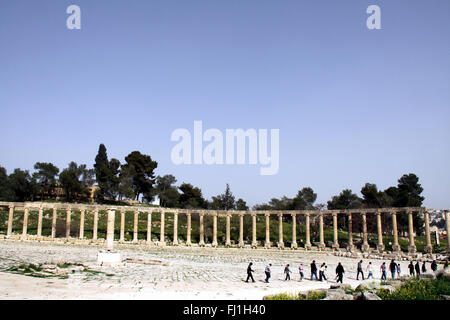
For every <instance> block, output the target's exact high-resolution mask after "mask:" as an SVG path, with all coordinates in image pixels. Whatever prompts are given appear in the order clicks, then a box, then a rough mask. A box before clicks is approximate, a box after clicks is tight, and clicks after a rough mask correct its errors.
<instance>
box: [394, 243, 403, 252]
mask: <svg viewBox="0 0 450 320" xmlns="http://www.w3.org/2000/svg"><path fill="white" fill-rule="evenodd" d="M392 251H395V252H400V251H402V248H401V247H400V246H399V245H398V244H393V245H392Z"/></svg>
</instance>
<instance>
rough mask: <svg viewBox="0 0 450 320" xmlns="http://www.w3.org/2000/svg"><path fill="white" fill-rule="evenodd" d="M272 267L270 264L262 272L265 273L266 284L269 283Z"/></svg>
mask: <svg viewBox="0 0 450 320" xmlns="http://www.w3.org/2000/svg"><path fill="white" fill-rule="evenodd" d="M271 266H272V264H271V263H269V264H268V265H267V266H266V269H265V270H264V272H265V273H266V283H269V278H270V267H271Z"/></svg>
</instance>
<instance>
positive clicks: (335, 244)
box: [332, 212, 339, 250]
mask: <svg viewBox="0 0 450 320" xmlns="http://www.w3.org/2000/svg"><path fill="white" fill-rule="evenodd" d="M332 214H333V245H332V248H333V249H334V250H338V249H339V239H338V214H337V212H333V213H332Z"/></svg>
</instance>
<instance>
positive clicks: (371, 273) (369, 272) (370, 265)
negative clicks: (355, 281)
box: [366, 262, 373, 279]
mask: <svg viewBox="0 0 450 320" xmlns="http://www.w3.org/2000/svg"><path fill="white" fill-rule="evenodd" d="M372 268H373V266H372V262H369V264H368V265H367V268H366V271H367V273H368V274H369V275H368V276H367V279H370V277H372V279H373V269H372Z"/></svg>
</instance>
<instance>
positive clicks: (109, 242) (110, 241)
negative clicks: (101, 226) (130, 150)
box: [106, 210, 116, 251]
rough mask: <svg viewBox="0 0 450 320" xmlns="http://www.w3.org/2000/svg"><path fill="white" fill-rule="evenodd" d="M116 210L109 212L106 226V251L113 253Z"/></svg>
mask: <svg viewBox="0 0 450 320" xmlns="http://www.w3.org/2000/svg"><path fill="white" fill-rule="evenodd" d="M115 214H116V212H115V210H108V222H107V225H106V250H108V251H112V249H113V247H114V220H115Z"/></svg>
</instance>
